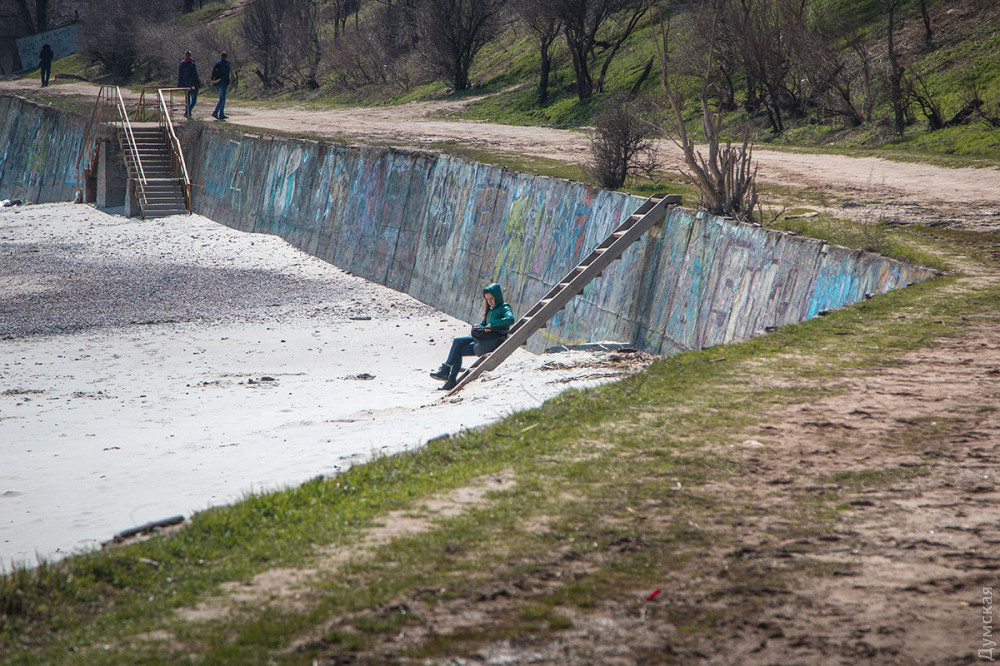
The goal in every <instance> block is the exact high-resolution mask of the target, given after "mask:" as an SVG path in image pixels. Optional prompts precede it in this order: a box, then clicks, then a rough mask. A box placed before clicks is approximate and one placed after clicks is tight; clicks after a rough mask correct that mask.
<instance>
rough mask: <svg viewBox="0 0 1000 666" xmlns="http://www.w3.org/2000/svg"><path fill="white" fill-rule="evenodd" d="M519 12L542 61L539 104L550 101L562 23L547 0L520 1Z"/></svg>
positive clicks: (538, 95) (538, 94) (539, 80)
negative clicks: (553, 65) (553, 55)
mask: <svg viewBox="0 0 1000 666" xmlns="http://www.w3.org/2000/svg"><path fill="white" fill-rule="evenodd" d="M517 12H518V14H519V15H520V17H521V20H522V21H524V24H525V25H526V26H528V30H530V31H531V33H532V34H533V35H534V37H535V43H536V45H537V46H538V56H539V60H540V61H541V66H540V70H539V73H538V89H537V90H538V93H537V100H538V104H539V105H542V104H545V102H547V101H548V99H549V77H550V76H551V73H552V45H553V44H554V43H555V41H556V38H557V37H558V36H559V33H560V32H562V21H561V20H560V19H559V16H558V14H556V12H555V11H554V8H553V6H552V4H551V3H550V2H548V1H547V0H519V2H518V3H517Z"/></svg>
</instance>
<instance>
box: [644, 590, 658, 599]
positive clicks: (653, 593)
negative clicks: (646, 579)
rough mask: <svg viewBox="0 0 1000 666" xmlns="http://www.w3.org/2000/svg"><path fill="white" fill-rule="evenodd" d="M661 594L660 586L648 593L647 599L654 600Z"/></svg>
mask: <svg viewBox="0 0 1000 666" xmlns="http://www.w3.org/2000/svg"><path fill="white" fill-rule="evenodd" d="M658 596H660V588H656V589H655V590H653V591H652V592H650V593H649V594H647V595H646V601H652V600H653V599H655V598H656V597H658Z"/></svg>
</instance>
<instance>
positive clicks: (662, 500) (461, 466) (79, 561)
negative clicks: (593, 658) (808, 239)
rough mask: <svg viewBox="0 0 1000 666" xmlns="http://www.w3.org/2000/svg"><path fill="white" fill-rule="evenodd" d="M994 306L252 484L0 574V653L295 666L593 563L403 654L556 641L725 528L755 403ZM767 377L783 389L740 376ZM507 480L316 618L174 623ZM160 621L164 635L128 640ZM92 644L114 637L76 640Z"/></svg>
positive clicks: (842, 323) (372, 566)
mask: <svg viewBox="0 0 1000 666" xmlns="http://www.w3.org/2000/svg"><path fill="white" fill-rule="evenodd" d="M949 236H950V237H949ZM920 237H921V239H922V240H923V241H924V242H925V243H927V244H928V245H929V246H932V247H933V248H936V249H935V251H936V252H937V253H938V254H939V255H947V254H948V253H956V252H966V251H967V250H966V248H964V247H962V245H961V243H963V242H973V240H972V239H971V238H970V239H967V238H963V237H962V236H961V235H959V234H949V233H948V232H947V231H942V230H927V231H926V233H925V234H924V235H921V236H920ZM990 242H991V241H990V239H988V238H987V239H986V241H985V243H986V245H989V243H990ZM998 303H1000V288H998V287H996V286H992V287H988V288H985V289H980V290H974V289H971V288H970V287H968V286H963V283H962V282H961V280H960V279H959V278H957V277H941V278H934V279H931V280H928V281H926V282H923V283H921V284H918V285H914V286H912V287H910V288H908V289H905V290H901V291H896V292H891V293H888V294H884V295H882V296H879V297H877V298H874V299H871V300H869V301H865V302H862V303H858V304H856V305H854V306H851V307H849V308H844V309H842V310H838V311H836V312H833V313H831V314H830V315H829V316H827V317H822V318H817V319H813V320H810V321H807V322H804V323H802V324H799V325H795V326H790V327H786V328H784V329H781V330H779V331H777V332H775V333H772V334H769V335H765V336H761V337H757V338H754V339H752V340H749V341H747V342H744V343H740V344H735V345H729V346H726V347H722V348H716V349H709V350H705V351H702V352H691V353H684V354H680V355H678V356H675V357H672V358H669V359H666V360H662V361H658V362H656V363H654V364H653V365H652V366H651V367H650V368H649V369H648V370H646V371H645V372H643V373H641V374H639V375H636V376H634V377H631V378H628V379H626V380H623V381H621V382H618V383H615V384H612V385H608V386H604V387H601V388H598V389H593V390H586V391H578V390H571V391H568V392H565V393H563V394H561V395H559V396H558V397H556V398H554V399H552V400H550V401H548V402H547V403H545V404H544V405H543V406H541V407H539V408H537V409H533V410H528V411H525V412H521V413H517V414H514V415H512V416H510V417H508V418H506V419H504V420H503V421H501V422H499V423H497V424H495V425H493V426H491V427H488V428H484V429H482V430H478V431H472V432H463V433H458V434H456V435H454V436H451V437H447V438H444V439H439V440H435V441H432V442H430V443H428V444H427V445H426V446H425V447H423V448H421V449H419V450H417V451H414V452H411V453H405V454H400V455H396V456H392V457H385V458H379V459H376V460H374V461H372V462H370V463H368V464H365V465H360V466H356V467H353V468H351V469H350V470H349V471H347V472H345V473H344V474H342V475H338V476H337V477H333V478H329V479H317V480H314V481H311V482H308V483H306V484H303V485H302V486H300V487H298V488H294V489H289V490H285V491H281V492H275V493H267V494H259V495H258V494H255V495H249V496H247V497H246V498H245V499H243V500H242V501H240V502H238V503H237V504H235V505H233V506H231V507H221V508H216V509H211V510H208V511H205V512H202V513H199V514H197V515H195V516H194V517H193V519H192V520H191V522H190V524H189V525H188V526H187V527H186V528H185V529H183V530H181V531H179V532H177V533H176V534H171V535H166V536H159V537H154V538H152V539H150V540H148V541H145V542H142V543H137V544H133V545H128V546H124V547H119V548H113V549H110V550H105V551H98V552H92V553H88V554H85V555H81V556H77V557H72V558H69V559H67V560H65V561H62V562H59V563H43V564H41V565H40V566H39V567H37V568H35V569H32V570H25V569H24V568H21V567H16V568H14V569H13V570H11V571H9V572H8V575H7V576H5V577H3V578H2V579H0V610H2V611H3V615H2V616H0V618H2V625H0V651H3V652H4V653H5V654H9V655H11V656H10V658H9V660H8V661H9V663H12V664H42V663H45V664H48V663H67V664H77V663H79V664H93V663H107V664H113V663H123V662H129V663H148V664H155V663H168V662H170V661H171V660H173V658H174V657H176V656H177V654H176V653H175V652H173V650H177V649H180V650H181V652H182V653H184V654H188V653H190V654H201V655H202V656H203V658H204V661H203V662H202V663H234V662H244V663H257V662H262V661H265V660H266V659H273V660H274V661H275V663H296V662H295V658H293V656H290V655H289V653H287V652H285V650H286V648H287V647H288V646H289V643H290V641H292V640H293V639H295V638H296V637H298V636H301V635H303V634H304V633H307V632H309V631H310V630H311V628H313V627H316V626H319V625H322V623H323V622H325V619H326V618H330V617H347V618H351V619H350V621H349V622H348V624H345V625H343V626H339V625H338V627H336V628H332V629H329V630H327V631H326V632H325V633H324V634H323V635H324V636H326V638H325V640H324V641H321V643H322V645H321V646H318V647H317V646H314V647H313V648H310V649H312V650H320V651H322V650H331V649H332V650H341V649H342V650H345V651H357V650H363V649H366V648H365V646H368V645H371V644H372V641H375V640H377V637H378V636H380V635H391V634H394V633H396V632H398V630H399V629H401V628H402V627H404V626H405V625H406V624H407V623H409V622H411V621H418V618H419V616H414V615H412V614H404V613H403V612H402V610H403V606H400V604H399V600H400V599H406V598H409V597H412V596H413V595H414V592H413V591H414V590H425V592H421V593H419V596H422V598H424V599H425V601H426V603H428V604H430V605H431V606H432V607H433V606H434V605H435V604H438V603H445V602H447V601H448V600H456V599H461V598H463V597H464V596H465V595H470V594H477V593H478V592H476V590H477V589H478V590H482V589H487V590H488V589H491V586H493V585H500V586H507V585H512V584H513V582H514V581H517V580H520V579H523V578H525V577H526V578H527V579H529V580H534V579H539V580H545V579H546V577H547V576H548V575H549V573H548V572H550V571H553V570H554V569H553V567H555V566H556V565H557V564H558V563H559V562H561V561H564V560H565V559H566V558H571V559H573V560H577V559H578V560H581V561H584V562H590V563H591V564H590V566H589V568H590V573H587V574H586V575H582V576H580V577H578V578H576V579H574V580H567V581H564V582H563V583H561V584H558V585H555V586H554V587H551V589H548V591H544V592H542V591H537V592H536V593H533V594H531V595H530V596H528V597H527V598H526V600H525V601H524V603H522V604H515V606H514V607H515V611H513V612H512V613H510V614H509V615H507V616H505V617H504V618H503V619H502V620H500V621H498V623H496V624H495V626H493V628H491V629H489V630H488V631H486V630H483V629H478V630H475V631H469V632H464V633H463V632H457V633H455V634H452V635H449V636H447V637H443V636H437V637H433V638H431V639H429V640H428V641H426V642H424V643H422V644H421V647H419V648H415V649H413V651H412V654H414V655H416V656H423V657H429V658H432V657H434V656H435V655H444V654H448V653H451V651H453V650H456V649H458V650H463V649H466V648H472V647H474V646H475V645H478V644H481V643H482V642H483V641H488V640H493V639H496V638H510V637H517V636H525V635H536V636H537V635H545V634H547V633H550V632H560V631H565V630H566V629H567V628H570V627H572V626H573V624H574V622H573V620H572V618H573V617H574V614H575V613H589V612H593V611H594V609H596V608H597V607H598V606H599V605H600V604H601V603H603V600H605V599H608V598H614V597H616V596H618V595H621V593H622V590H628V589H638V590H648V589H651V588H652V586H654V585H655V584H657V581H662V580H663V578H662V576H663V575H664V572H668V571H671V570H672V569H673V568H675V567H682V566H685V563H689V562H692V559H691V558H692V557H693V556H696V553H697V552H698V549H699V544H701V543H707V542H709V541H712V542H713V543H714V542H715V540H718V539H725V538H727V537H726V536H725V535H724V534H719V533H716V532H714V531H712V530H710V529H704V528H701V529H698V528H695V527H692V526H691V525H695V524H708V522H707V521H709V520H712V521H716V522H720V523H725V521H726V519H727V518H726V516H727V515H729V514H730V513H733V512H735V511H737V508H736V507H734V506H730V505H728V504H724V503H720V501H719V500H718V498H717V497H715V496H714V495H713V494H711V493H708V492H705V491H704V490H703V488H704V487H705V484H707V483H710V482H715V483H729V484H735V486H734V487H738V486H739V479H740V476H741V471H740V469H739V467H738V466H735V465H733V464H732V463H731V462H730V461H729V460H727V459H726V458H725V457H724V456H721V455H719V454H717V453H713V452H712V449H711V447H712V446H714V445H716V444H718V443H719V442H725V441H731V440H733V439H734V438H739V437H741V436H743V435H742V433H746V432H751V431H752V430H753V428H754V427H755V426H756V424H757V423H759V422H760V420H761V418H762V415H763V413H764V412H766V410H767V408H768V407H769V406H772V407H780V406H782V405H784V404H792V403H796V402H801V401H808V400H810V399H812V398H814V397H816V396H819V395H826V394H829V393H830V392H831V391H836V390H838V389H837V383H838V378H841V377H843V376H845V374H846V373H852V372H857V371H864V370H866V369H871V368H873V367H880V366H882V365H884V364H887V363H892V362H893V359H894V358H896V357H897V356H898V355H899V354H901V353H904V352H906V351H909V350H912V349H915V348H918V347H920V346H923V345H926V344H927V343H928V342H929V341H931V340H934V339H936V338H939V337H941V336H946V335H950V334H953V333H955V332H956V331H957V330H958V329H959V327H960V326H962V325H963V321H964V320H968V319H983V318H992V320H993V321H997V320H1000V316H998V314H997V305H998ZM901 312H905V313H906V316H905V318H901V317H900V316H899V313H901ZM751 364H752V366H753V368H754V370H753V371H752V372H748V370H747V368H748V367H750V365H751ZM762 376H767V377H775V378H777V379H778V381H777V382H775V383H773V384H770V383H761V382H759V381H755V380H753V378H756V377H762ZM921 427H924V428H929V427H931V426H930V425H929V424H924V425H923V426H921ZM501 470H509V473H511V474H513V476H514V478H516V480H517V485H516V486H515V487H514V488H513V489H511V490H507V491H503V492H497V493H494V494H493V495H492V496H491V498H490V499H489V501H487V502H486V503H485V504H482V505H479V506H476V507H474V508H472V509H471V510H469V511H467V512H466V513H463V514H461V515H460V516H457V517H455V518H451V519H447V520H442V521H440V524H439V526H438V527H436V528H435V529H433V530H431V531H429V532H424V533H420V534H416V535H413V536H410V537H406V538H399V539H396V540H394V541H393V542H391V543H389V544H387V545H385V546H382V547H380V548H378V549H377V550H376V551H375V552H374V554H373V556H372V557H371V558H370V559H368V560H366V559H363V558H359V559H355V560H353V561H352V562H350V563H347V564H344V565H343V566H341V567H340V568H339V569H338V568H334V569H331V570H329V571H327V572H326V573H325V574H323V575H321V576H320V577H319V578H318V579H316V580H315V581H314V582H313V583H311V584H310V585H308V586H307V587H308V589H307V594H308V595H309V597H310V599H312V601H313V604H314V605H313V607H312V609H311V610H308V611H305V612H297V611H294V610H291V609H282V608H281V606H280V604H279V605H277V606H272V607H269V608H261V607H257V606H256V605H251V606H249V607H246V608H243V609H242V610H238V611H237V612H236V613H235V614H234V615H232V616H228V617H224V618H221V619H218V620H215V621H212V622H205V623H193V624H192V623H186V622H182V621H180V620H178V619H176V618H175V617H174V616H173V615H172V611H173V609H176V608H179V607H184V606H193V605H194V604H196V602H198V601H199V600H202V599H205V598H206V597H208V596H211V595H212V594H214V593H215V592H217V590H218V589H219V588H218V586H219V585H220V584H221V583H223V582H225V581H232V580H235V581H246V580H250V579H251V578H252V577H253V576H254V575H255V574H256V573H258V572H260V571H263V570H266V569H270V568H274V567H289V566H292V567H294V566H308V565H310V564H312V563H314V562H315V561H316V558H317V557H318V555H317V553H316V551H315V547H316V546H320V545H321V546H327V545H337V544H339V545H340V547H349V545H350V544H351V543H354V542H356V541H357V538H358V535H359V534H360V532H361V531H363V530H364V529H366V528H368V527H370V526H372V525H373V524H376V523H377V522H378V521H379V519H380V517H381V516H383V515H384V514H385V513H386V512H388V511H392V510H397V509H404V508H407V507H410V506H412V505H413V503H414V502H415V501H417V500H419V499H421V498H425V497H428V496H430V495H433V494H440V493H447V492H448V491H449V490H450V489H453V488H458V487H461V486H464V485H467V484H469V483H471V482H473V481H474V480H475V479H478V478H482V477H484V476H488V475H497V474H499V473H500V472H501ZM920 473H922V469H921V468H911V467H907V468H898V469H896V468H893V469H888V470H871V469H867V468H858V469H856V470H852V471H849V472H845V473H843V474H840V475H837V477H836V479H834V480H835V481H836V482H837V483H839V484H841V485H843V486H844V487H845V488H846V489H847V490H848V491H850V490H852V489H858V488H868V487H874V486H879V487H881V486H884V485H889V484H895V483H899V482H901V481H905V480H908V479H912V478H915V476H916V475H919V474H920ZM650 502H655V506H656V507H657V508H656V513H657V514H658V515H665V516H669V517H670V522H669V524H668V525H666V526H664V528H663V529H657V530H649V529H647V527H646V526H645V523H644V521H645V520H646V517H647V514H648V513H649V510H650V509H649V507H650V506H651V504H650ZM795 506H796V508H795V510H794V511H793V512H790V513H789V514H788V515H787V516H786V522H787V525H786V527H785V528H783V529H784V530H785V532H784V534H785V535H786V536H788V537H794V536H795V535H796V534H801V533H804V532H807V531H808V530H810V529H816V528H817V526H818V525H825V524H830V523H833V522H835V521H837V520H839V519H840V518H839V517H840V516H841V515H843V514H844V512H843V511H841V510H838V509H839V508H843V507H844V506H845V497H842V496H840V495H836V494H834V495H823V496H821V497H813V496H803V497H802V498H801V499H800V500H798V503H797V504H796V505H795ZM533 516H534V517H539V518H541V517H546V519H547V527H546V528H545V529H543V530H534V531H525V529H524V525H525V521H526V520H528V519H530V518H531V517H533ZM709 516H710V517H711V518H709ZM734 519H735V518H734ZM609 554H611V555H609ZM782 580H783V579H782ZM745 584H746V585H750V587H748V588H747V589H748V590H751V591H753V590H757V591H756V592H753V594H751V596H753V595H756V594H762V593H761V592H759V590H760V585H761V584H759V583H753V584H752V585H751V583H750V582H747V583H745ZM780 584H783V583H781V580H777V581H773V582H772V583H770V584H769V585H770V586H771V587H775V586H778V585H780ZM484 586H486V587H485V588H484ZM754 586H756V587H754ZM679 620H681V624H683V625H684V626H688V627H691V630H692V631H708V630H709V629H708V627H709V626H710V624H711V623H710V621H709V620H707V619H706V618H705V617H701V616H684V617H681V618H679ZM157 629H160V630H166V631H167V632H169V633H170V634H171V635H172V636H173V638H172V639H171V640H170V641H165V642H164V641H155V640H140V639H137V638H135V637H136V636H139V635H141V634H143V633H144V632H150V631H153V630H157ZM95 645H108V646H109V647H108V648H107V649H102V650H95V649H94V648H93V647H88V646H95ZM178 645H179V646H181V648H177V647H176V646H178ZM74 646H75V647H74ZM74 649H75V651H73V650H74ZM307 654H308V651H307ZM300 656H301V655H300Z"/></svg>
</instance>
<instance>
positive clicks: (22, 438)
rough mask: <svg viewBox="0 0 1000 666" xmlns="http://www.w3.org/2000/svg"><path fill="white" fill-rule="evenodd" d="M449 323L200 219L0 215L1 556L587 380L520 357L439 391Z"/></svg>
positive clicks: (158, 513)
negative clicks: (448, 392) (451, 390)
mask: <svg viewBox="0 0 1000 666" xmlns="http://www.w3.org/2000/svg"><path fill="white" fill-rule="evenodd" d="M193 275H196V276H198V277H197V278H191V279H188V277H187V276H193ZM217 283H224V284H223V286H222V287H221V288H219V289H217V286H218V284H217ZM262 284H263V285H265V286H264V287H261V288H260V290H258V286H259V285H262ZM201 296H204V297H205V298H202V299H201V300H203V301H204V302H202V303H199V304H197V305H196V306H190V303H191V302H192V301H197V300H199V297H201ZM477 297H478V295H477V294H470V298H472V299H475V298H477ZM352 317H354V319H352ZM364 317H371V319H363V318H364ZM52 322H57V324H58V326H56V327H53V326H51V325H50V324H52ZM157 322H158V323H157ZM32 327H34V328H32ZM47 327H48V328H47ZM466 330H467V325H466V324H464V323H462V322H460V321H458V320H456V319H453V318H451V317H448V316H446V315H443V314H442V313H440V312H438V311H436V310H433V309H432V308H430V307H428V306H426V305H423V304H421V303H419V302H417V301H415V300H414V299H412V298H410V297H409V296H407V295H405V294H401V293H399V292H395V291H392V290H390V289H387V288H384V287H381V286H378V285H374V284H371V283H368V282H366V281H364V280H361V279H359V278H356V277H353V276H351V275H349V274H347V273H345V272H344V271H341V270H339V269H337V268H335V267H333V266H331V265H329V264H327V263H325V262H323V261H320V260H318V259H315V258H313V257H310V256H308V255H306V254H304V253H302V252H300V251H298V250H296V249H295V248H293V247H291V246H290V245H288V244H287V243H285V242H284V241H282V240H280V239H278V238H275V237H270V236H261V235H256V234H245V233H241V232H238V231H234V230H232V229H229V228H227V227H225V226H222V225H220V224H216V223H214V222H212V221H211V220H208V219H206V218H203V217H199V216H177V217H172V218H167V219H165V220H151V221H145V222H144V221H141V220H135V219H126V218H123V217H118V216H111V215H106V214H104V213H101V212H99V211H96V210H94V209H92V208H90V207H87V206H73V205H71V204H44V205H35V206H25V207H21V208H17V209H9V208H8V209H3V210H0V336H3V337H2V339H0V565H9V563H10V562H12V561H18V562H27V563H33V562H34V561H35V558H36V555H39V556H43V557H45V558H47V559H53V558H57V557H59V556H61V555H64V554H67V553H70V552H73V551H76V550H79V549H81V548H90V547H95V546H97V545H99V544H100V543H101V542H103V541H106V540H108V539H110V538H111V537H112V536H113V535H114V534H115V533H117V532H119V531H121V530H124V529H126V528H129V527H133V526H137V525H141V524H144V523H146V522H149V521H153V520H159V519H163V518H166V517H168V516H173V515H177V514H181V515H184V516H186V517H187V516H190V515H191V513H192V512H194V511H198V510H202V509H205V508H207V507H209V506H212V505H219V504H225V503H229V502H232V501H234V500H236V499H238V498H240V497H241V496H243V495H245V494H246V493H248V492H250V491H260V490H265V489H273V488H277V487H281V486H287V485H294V484H297V483H301V482H303V481H305V480H307V479H310V478H313V477H315V476H317V475H320V474H332V473H335V472H336V471H338V470H342V469H344V468H345V467H347V466H349V465H351V464H353V463H356V462H359V461H363V460H366V459H368V458H369V457H370V456H371V455H372V454H376V453H391V452H397V451H401V450H404V449H408V448H413V447H416V446H419V445H421V444H422V443H424V442H426V441H427V440H428V439H430V438H432V437H436V436H438V435H441V434H444V433H452V432H456V431H459V430H461V429H463V428H469V427H474V426H478V425H481V424H484V423H487V422H490V421H493V420H496V419H497V418H499V417H502V416H504V415H506V414H508V413H510V412H512V411H514V410H519V409H523V408H527V407H531V406H535V405H538V404H540V403H541V402H542V401H543V400H545V399H547V398H548V397H551V396H552V395H554V394H555V393H557V392H559V391H560V390H564V389H565V388H567V387H570V386H579V385H581V384H582V383H591V384H592V383H594V381H595V380H593V379H590V380H587V381H585V382H580V381H577V382H569V383H567V382H565V381H553V380H557V379H569V378H571V377H573V376H574V372H575V373H576V374H577V375H590V373H592V372H593V369H587V368H585V367H578V368H576V369H575V370H573V369H570V370H559V371H545V372H542V371H540V370H539V369H540V367H541V366H542V365H543V363H545V362H546V361H551V360H552V357H551V356H547V357H539V356H534V355H531V354H528V353H527V352H524V351H519V352H518V353H517V354H515V355H514V356H513V357H511V359H509V360H508V361H507V362H506V363H505V364H504V365H502V366H501V367H500V368H499V369H498V370H497V371H495V372H493V373H490V374H488V375H486V376H485V377H484V378H483V380H481V381H480V382H477V383H476V384H474V385H472V386H470V387H469V388H468V389H466V390H465V391H463V392H462V394H460V396H458V397H456V398H454V399H447V398H443V392H440V391H437V390H435V389H436V388H437V387H438V386H439V385H440V384H439V383H437V382H435V381H434V380H432V379H431V378H429V377H428V376H427V372H428V370H430V369H434V368H436V367H437V365H438V364H439V363H440V362H441V361H443V359H444V357H445V356H446V354H447V351H448V348H449V346H450V343H451V338H452V337H453V336H455V335H465V334H466V333H465V331H466ZM32 331H35V332H32ZM587 357H588V356H587V355H586V354H582V353H580V352H573V353H570V354H560V355H559V357H558V360H559V362H560V363H564V364H565V363H574V362H582V363H583V364H584V365H585V364H586V359H587ZM363 373H367V374H368V375H372V376H374V378H373V379H359V378H357V376H358V375H361V374H363ZM590 376H591V377H592V376H593V375H590ZM264 377H269V378H273V381H268V380H264V379H263V378H264ZM251 380H252V381H251Z"/></svg>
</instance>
